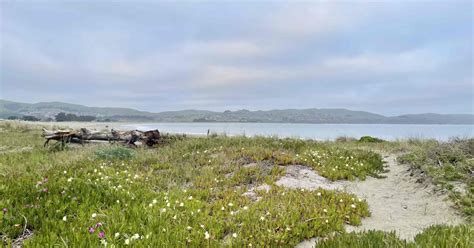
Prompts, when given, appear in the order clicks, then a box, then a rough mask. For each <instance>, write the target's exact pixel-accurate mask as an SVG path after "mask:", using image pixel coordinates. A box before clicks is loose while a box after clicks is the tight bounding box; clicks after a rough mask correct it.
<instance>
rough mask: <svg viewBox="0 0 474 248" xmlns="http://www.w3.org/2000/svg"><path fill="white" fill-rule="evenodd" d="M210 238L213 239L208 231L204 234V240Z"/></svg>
mask: <svg viewBox="0 0 474 248" xmlns="http://www.w3.org/2000/svg"><path fill="white" fill-rule="evenodd" d="M210 237H211V235H209V233H208V232H207V231H206V232H205V233H204V238H205V239H209V238H210Z"/></svg>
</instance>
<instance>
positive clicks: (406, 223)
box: [346, 155, 463, 240]
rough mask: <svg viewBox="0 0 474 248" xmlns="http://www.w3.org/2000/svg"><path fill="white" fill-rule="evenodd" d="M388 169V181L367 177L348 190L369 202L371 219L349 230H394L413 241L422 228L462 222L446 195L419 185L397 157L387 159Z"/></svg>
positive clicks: (348, 228) (350, 186)
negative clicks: (398, 161) (399, 162)
mask: <svg viewBox="0 0 474 248" xmlns="http://www.w3.org/2000/svg"><path fill="white" fill-rule="evenodd" d="M384 160H385V161H386V162H387V164H386V165H387V166H388V169H389V170H390V171H389V172H388V173H386V174H385V176H386V177H387V178H385V179H375V178H367V180H365V181H362V182H357V183H350V184H349V185H348V187H347V188H346V190H347V191H348V192H351V193H354V194H356V195H358V196H359V197H362V198H364V199H366V200H367V202H368V203H369V207H370V211H371V216H370V217H368V218H365V219H363V220H362V225H361V226H358V227H353V226H347V231H363V230H368V229H376V230H382V231H392V230H395V231H396V232H397V234H398V235H399V236H400V238H402V239H406V240H413V238H414V237H415V235H416V234H418V233H420V232H422V231H423V229H425V228H427V227H429V226H431V225H436V224H451V225H456V224H460V223H462V222H463V220H462V218H461V217H460V216H459V215H457V213H456V212H455V210H454V209H453V208H452V204H451V203H450V202H449V201H448V199H447V196H446V195H443V194H440V193H438V194H435V193H434V192H435V187H434V186H433V185H431V184H420V183H417V182H416V178H414V177H412V176H410V173H409V172H408V171H407V170H408V166H407V165H400V164H398V163H397V161H396V157H395V156H394V155H390V156H387V157H385V159H384Z"/></svg>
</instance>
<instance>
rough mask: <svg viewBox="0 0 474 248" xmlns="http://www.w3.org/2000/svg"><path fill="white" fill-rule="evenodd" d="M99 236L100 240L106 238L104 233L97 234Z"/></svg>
mask: <svg viewBox="0 0 474 248" xmlns="http://www.w3.org/2000/svg"><path fill="white" fill-rule="evenodd" d="M97 236H98V237H99V238H100V239H103V238H105V232H104V231H102V232H100V233H99V234H97Z"/></svg>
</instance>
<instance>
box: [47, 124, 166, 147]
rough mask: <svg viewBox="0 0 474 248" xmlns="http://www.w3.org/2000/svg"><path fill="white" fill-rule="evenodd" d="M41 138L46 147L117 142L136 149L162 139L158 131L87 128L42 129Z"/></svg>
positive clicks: (157, 142)
mask: <svg viewBox="0 0 474 248" xmlns="http://www.w3.org/2000/svg"><path fill="white" fill-rule="evenodd" d="M43 137H44V138H45V139H46V141H45V142H44V146H45V147H46V146H47V145H48V143H49V141H50V140H56V141H58V142H61V143H62V145H64V144H66V143H79V144H85V143H100V142H109V143H113V142H119V143H123V144H125V145H128V146H133V147H136V146H138V145H141V144H145V145H147V146H149V147H152V146H154V145H156V144H160V143H162V137H161V135H160V132H159V131H158V130H150V131H139V130H133V131H118V130H114V129H112V130H111V131H106V132H101V131H92V130H89V129H87V128H81V129H79V130H55V131H51V130H47V129H45V128H43Z"/></svg>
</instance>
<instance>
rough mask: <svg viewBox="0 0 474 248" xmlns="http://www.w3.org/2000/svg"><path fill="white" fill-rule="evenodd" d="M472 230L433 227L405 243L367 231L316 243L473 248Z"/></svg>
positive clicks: (361, 247) (358, 246)
mask: <svg viewBox="0 0 474 248" xmlns="http://www.w3.org/2000/svg"><path fill="white" fill-rule="evenodd" d="M473 233H474V229H473V227H472V226H468V225H462V226H456V227H449V226H433V227H430V228H428V229H426V230H425V231H424V232H423V233H420V234H418V235H417V236H416V237H415V240H414V241H413V242H406V241H404V240H400V239H398V238H397V236H396V234H395V233H394V232H392V233H385V232H381V231H368V232H364V233H344V234H341V235H337V236H336V237H334V238H332V239H327V240H322V241H321V242H319V243H318V247H321V248H333V247H353V248H377V247H393V248H396V247H400V248H411V247H414V248H415V247H416V248H432V247H450V248H451V247H452V248H461V247H473V246H474V237H473Z"/></svg>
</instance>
